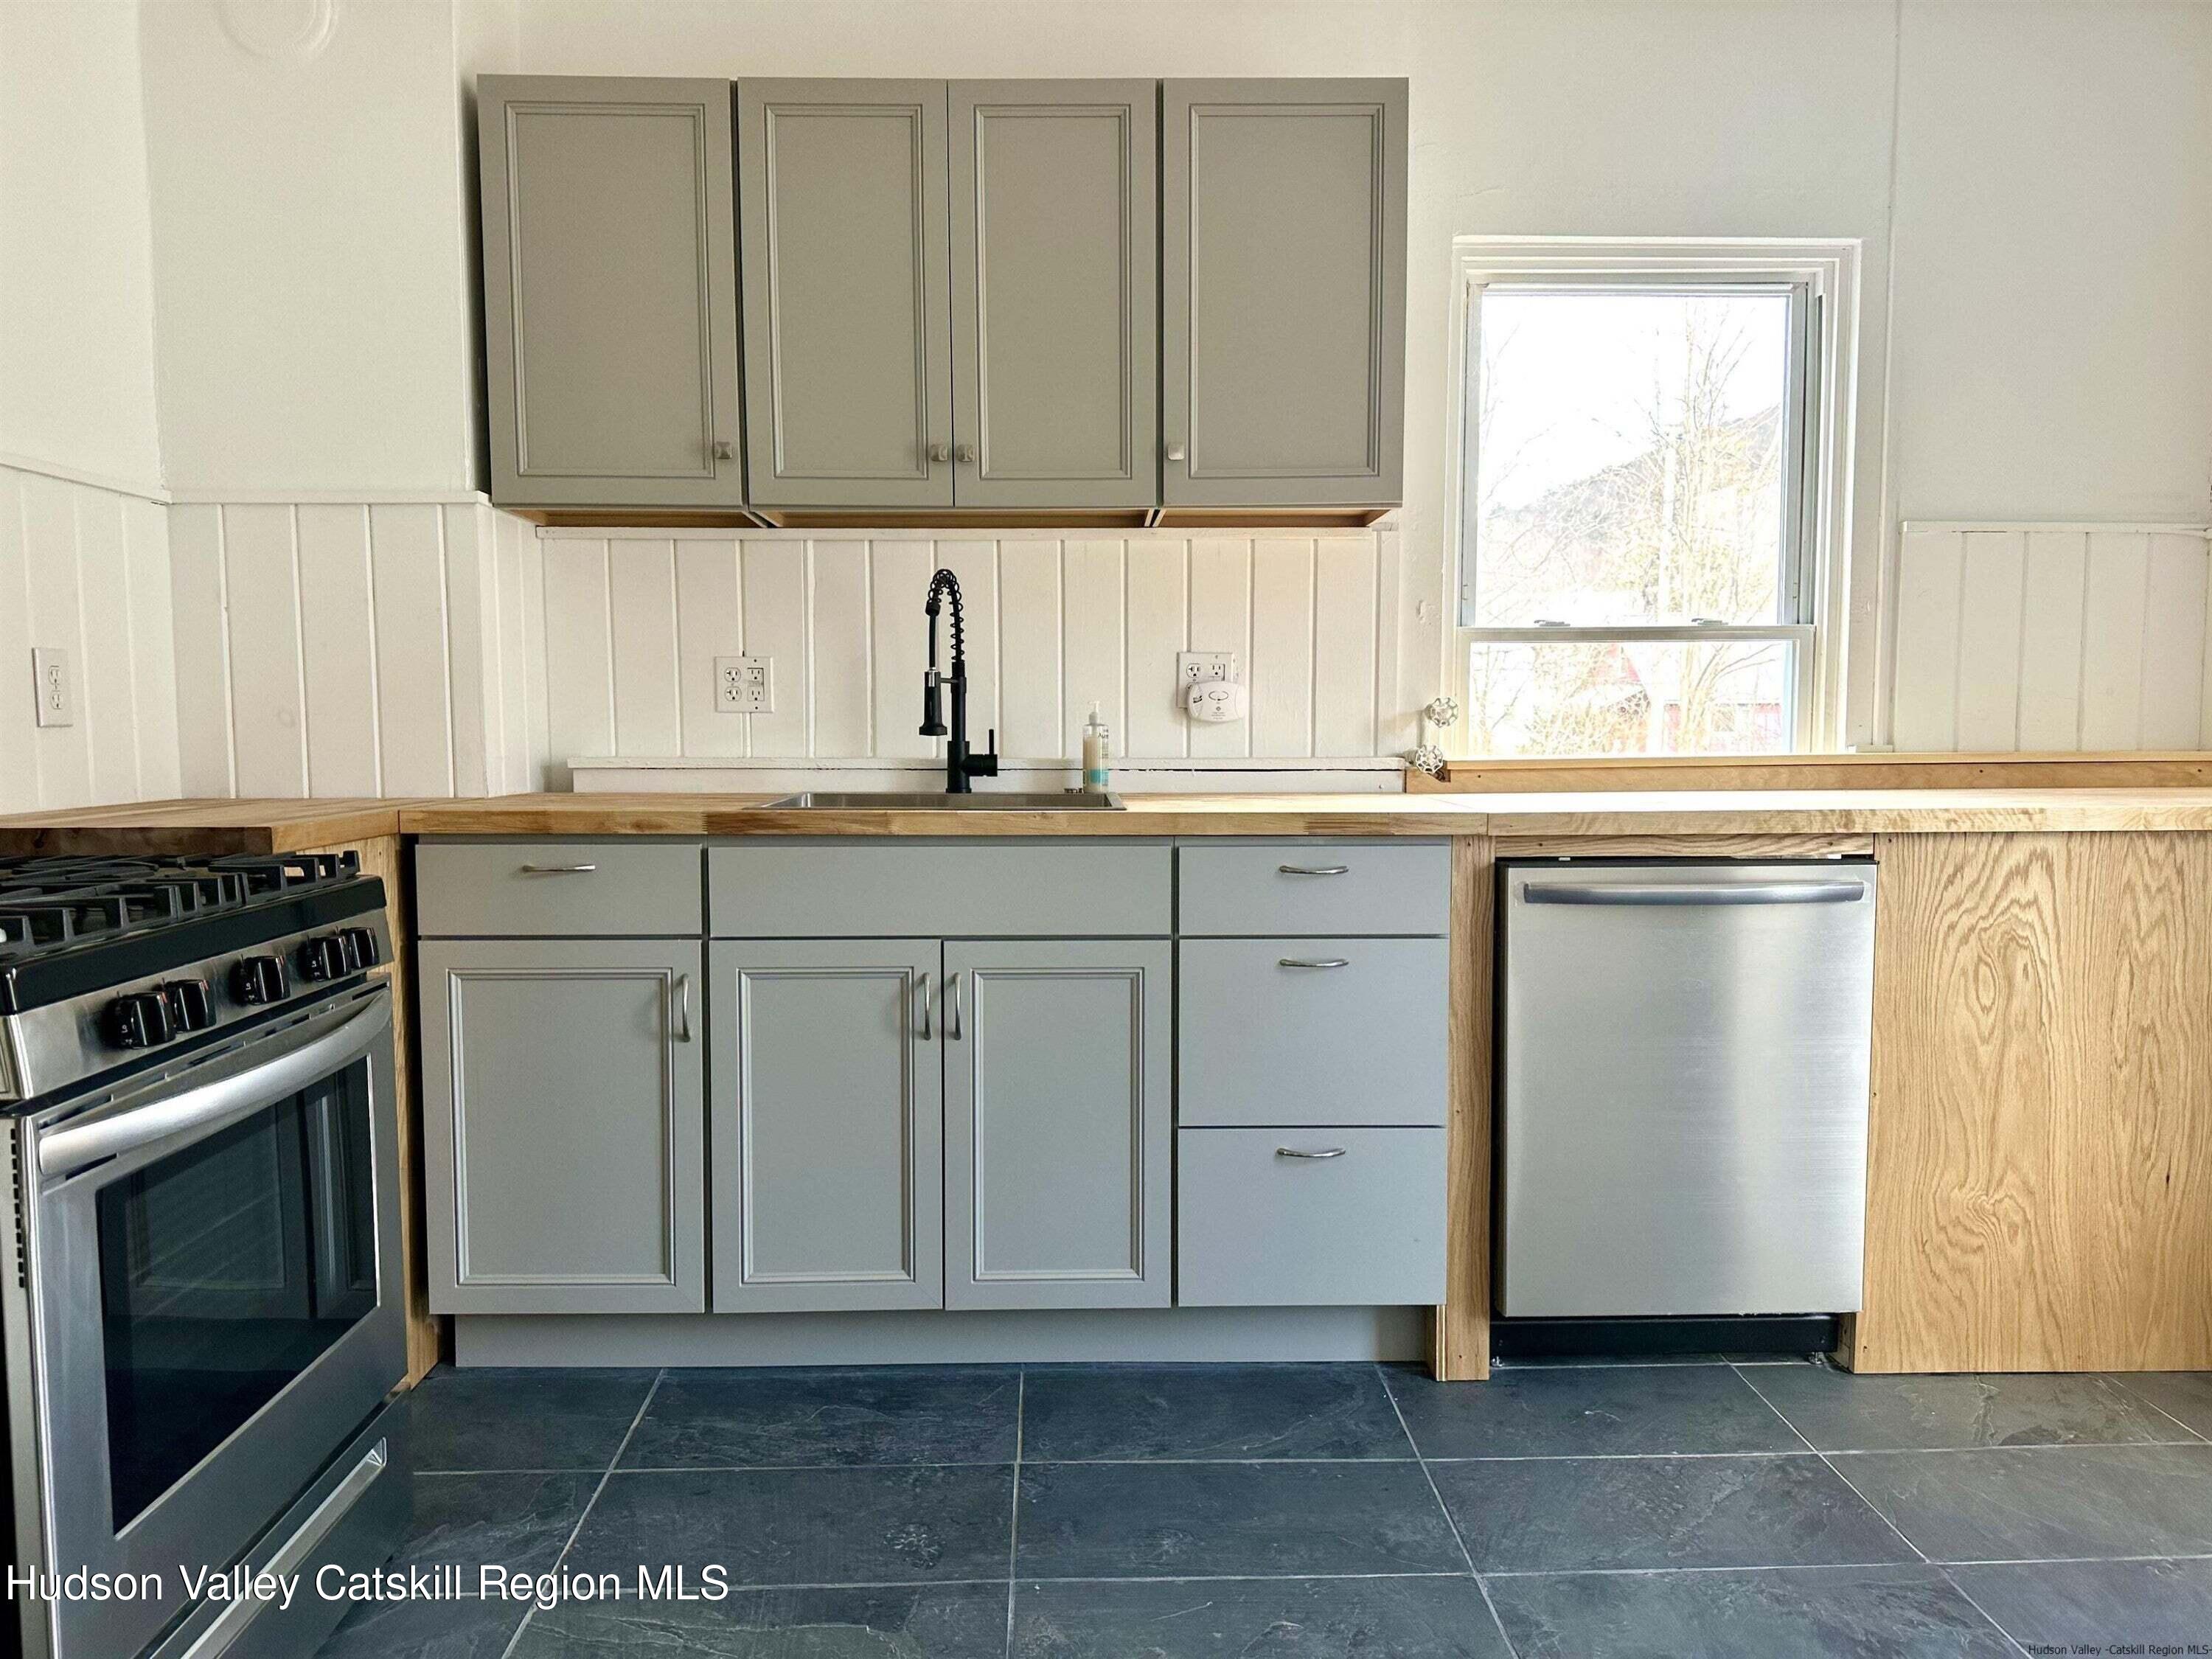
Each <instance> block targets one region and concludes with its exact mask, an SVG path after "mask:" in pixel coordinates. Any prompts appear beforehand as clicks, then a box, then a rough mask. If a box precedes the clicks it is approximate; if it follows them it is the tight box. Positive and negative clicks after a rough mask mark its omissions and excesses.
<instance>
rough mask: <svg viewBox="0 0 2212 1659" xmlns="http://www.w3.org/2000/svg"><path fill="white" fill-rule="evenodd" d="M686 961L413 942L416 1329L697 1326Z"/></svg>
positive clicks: (700, 1180) (592, 948)
mask: <svg viewBox="0 0 2212 1659" xmlns="http://www.w3.org/2000/svg"><path fill="white" fill-rule="evenodd" d="M699 952H700V946H699V944H698V942H697V941H696V940H693V939H430V940H426V941H424V942H423V944H422V947H421V957H420V969H421V975H422V1074H423V1134H424V1148H423V1152H424V1158H423V1163H424V1170H425V1174H426V1191H427V1194H428V1202H427V1208H428V1232H429V1275H430V1287H429V1289H430V1307H431V1310H432V1311H433V1312H436V1313H463V1314H471V1313H510V1314H512V1313H535V1314H550V1313H562V1314H572V1313H693V1312H698V1311H700V1310H703V1309H704V1308H705V1306H706V1251H705V1234H706V1218H705V1201H706V1174H705V1170H704V1168H703V1157H702V1128H703V1105H702V1066H701V1055H702V1050H703V1048H704V1047H705V1045H704V1043H703V1042H702V1041H700V1040H699V1039H700V1037H701V1036H702V1035H703V1034H702V1032H701V1031H700V1029H699V1027H698V1025H697V1024H696V1021H697V1018H698V1016H699V1014H700V1012H701V1010H700V1009H699V1007H698V1006H697V1004H696V997H695V987H694V984H693V981H695V980H696V977H697V975H698V973H699V965H700V963H699Z"/></svg>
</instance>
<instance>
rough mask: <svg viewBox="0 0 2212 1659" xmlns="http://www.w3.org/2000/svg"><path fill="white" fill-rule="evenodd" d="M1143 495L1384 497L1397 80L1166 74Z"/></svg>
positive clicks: (1397, 188)
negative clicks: (1148, 456)
mask: <svg viewBox="0 0 2212 1659" xmlns="http://www.w3.org/2000/svg"><path fill="white" fill-rule="evenodd" d="M1161 111H1162V113H1161V124H1160V131H1161V144H1160V162H1161V167H1160V176H1161V215H1160V223H1161V227H1162V229H1161V246H1160V272H1161V282H1160V292H1161V296H1162V297H1161V331H1160V332H1161V361H1160V373H1161V392H1162V396H1161V407H1162V410H1163V416H1162V422H1161V431H1160V436H1161V440H1162V450H1161V454H1162V457H1163V459H1164V465H1163V467H1162V471H1161V490H1162V495H1161V499H1162V500H1163V501H1164V502H1165V503H1166V504H1167V505H1168V506H1170V507H1182V506H1240V507H1265V506H1271V505H1272V506H1277V507H1310V506H1322V505H1328V504H1333V503H1334V504H1346V505H1360V504H1367V505H1387V504H1390V503H1394V502H1395V501H1399V500H1401V498H1402V497H1403V495H1404V489H1403V485H1402V482H1401V479H1402V471H1403V453H1402V452H1403V439H1404V428H1405V413H1406V409H1405V404H1406V400H1405V391H1404V384H1405V367H1406V82H1403V81H1396V80H1363V81H1325V80H1311V81H1243V80H1240V81H1170V82H1166V83H1165V86H1164V90H1163V95H1162V105H1161Z"/></svg>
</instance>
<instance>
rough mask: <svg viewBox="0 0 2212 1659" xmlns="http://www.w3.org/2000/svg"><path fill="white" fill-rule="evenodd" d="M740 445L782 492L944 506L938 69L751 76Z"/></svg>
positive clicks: (743, 107) (741, 147)
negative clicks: (885, 76) (829, 77)
mask: <svg viewBox="0 0 2212 1659" xmlns="http://www.w3.org/2000/svg"><path fill="white" fill-rule="evenodd" d="M738 165H739V168H740V171H741V173H742V175H743V182H742V187H741V197H742V200H743V203H744V313H745V406H746V415H747V420H748V429H747V433H746V438H747V449H746V458H747V465H748V471H749V476H750V481H751V486H752V500H753V501H756V502H757V503H759V504H761V505H763V506H772V507H948V506H950V505H951V502H952V473H953V466H952V449H951V446H952V392H951V357H952V346H951V326H950V323H949V315H950V307H949V303H948V301H947V299H946V294H945V83H944V82H941V81H741V82H738Z"/></svg>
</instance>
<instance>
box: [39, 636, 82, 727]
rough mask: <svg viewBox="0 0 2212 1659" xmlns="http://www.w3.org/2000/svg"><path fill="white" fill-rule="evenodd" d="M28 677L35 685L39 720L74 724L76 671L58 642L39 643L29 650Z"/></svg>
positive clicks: (67, 724) (68, 655)
mask: <svg viewBox="0 0 2212 1659" xmlns="http://www.w3.org/2000/svg"><path fill="white" fill-rule="evenodd" d="M31 677H32V679H33V683H34V684H35V686H36V688H37V692H38V699H39V724H40V725H41V726H75V725H76V671H75V670H74V669H73V668H72V667H71V666H70V653H68V652H67V651H64V650H63V649H62V648H61V647H59V646H40V647H36V648H34V649H33V651H32V653H31Z"/></svg>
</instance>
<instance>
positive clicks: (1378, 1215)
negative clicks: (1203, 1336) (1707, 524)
mask: <svg viewBox="0 0 2212 1659" xmlns="http://www.w3.org/2000/svg"><path fill="white" fill-rule="evenodd" d="M1176 1151H1177V1155H1178V1157H1179V1158H1180V1160H1181V1163H1180V1168H1179V1170H1178V1172H1177V1179H1176V1193H1177V1199H1176V1204H1177V1209H1176V1285H1177V1292H1176V1301H1177V1302H1178V1303H1179V1304H1181V1305H1182V1306H1183V1307H1186V1308H1224V1307H1284V1308H1293V1307H1316V1306H1322V1305H1327V1304H1359V1305H1383V1304H1395V1305H1403V1304H1418V1303H1430V1304H1434V1303H1438V1302H1441V1301H1443V1295H1444V1132H1443V1130H1442V1129H1303V1130H1294V1131H1285V1130H1280V1129H1185V1130H1182V1132H1181V1133H1179V1134H1178V1135H1177V1137H1176ZM1300 1153H1304V1154H1314V1153H1321V1154H1324V1156H1321V1157H1314V1156H1304V1157H1300V1156H1296V1154H1300Z"/></svg>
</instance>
